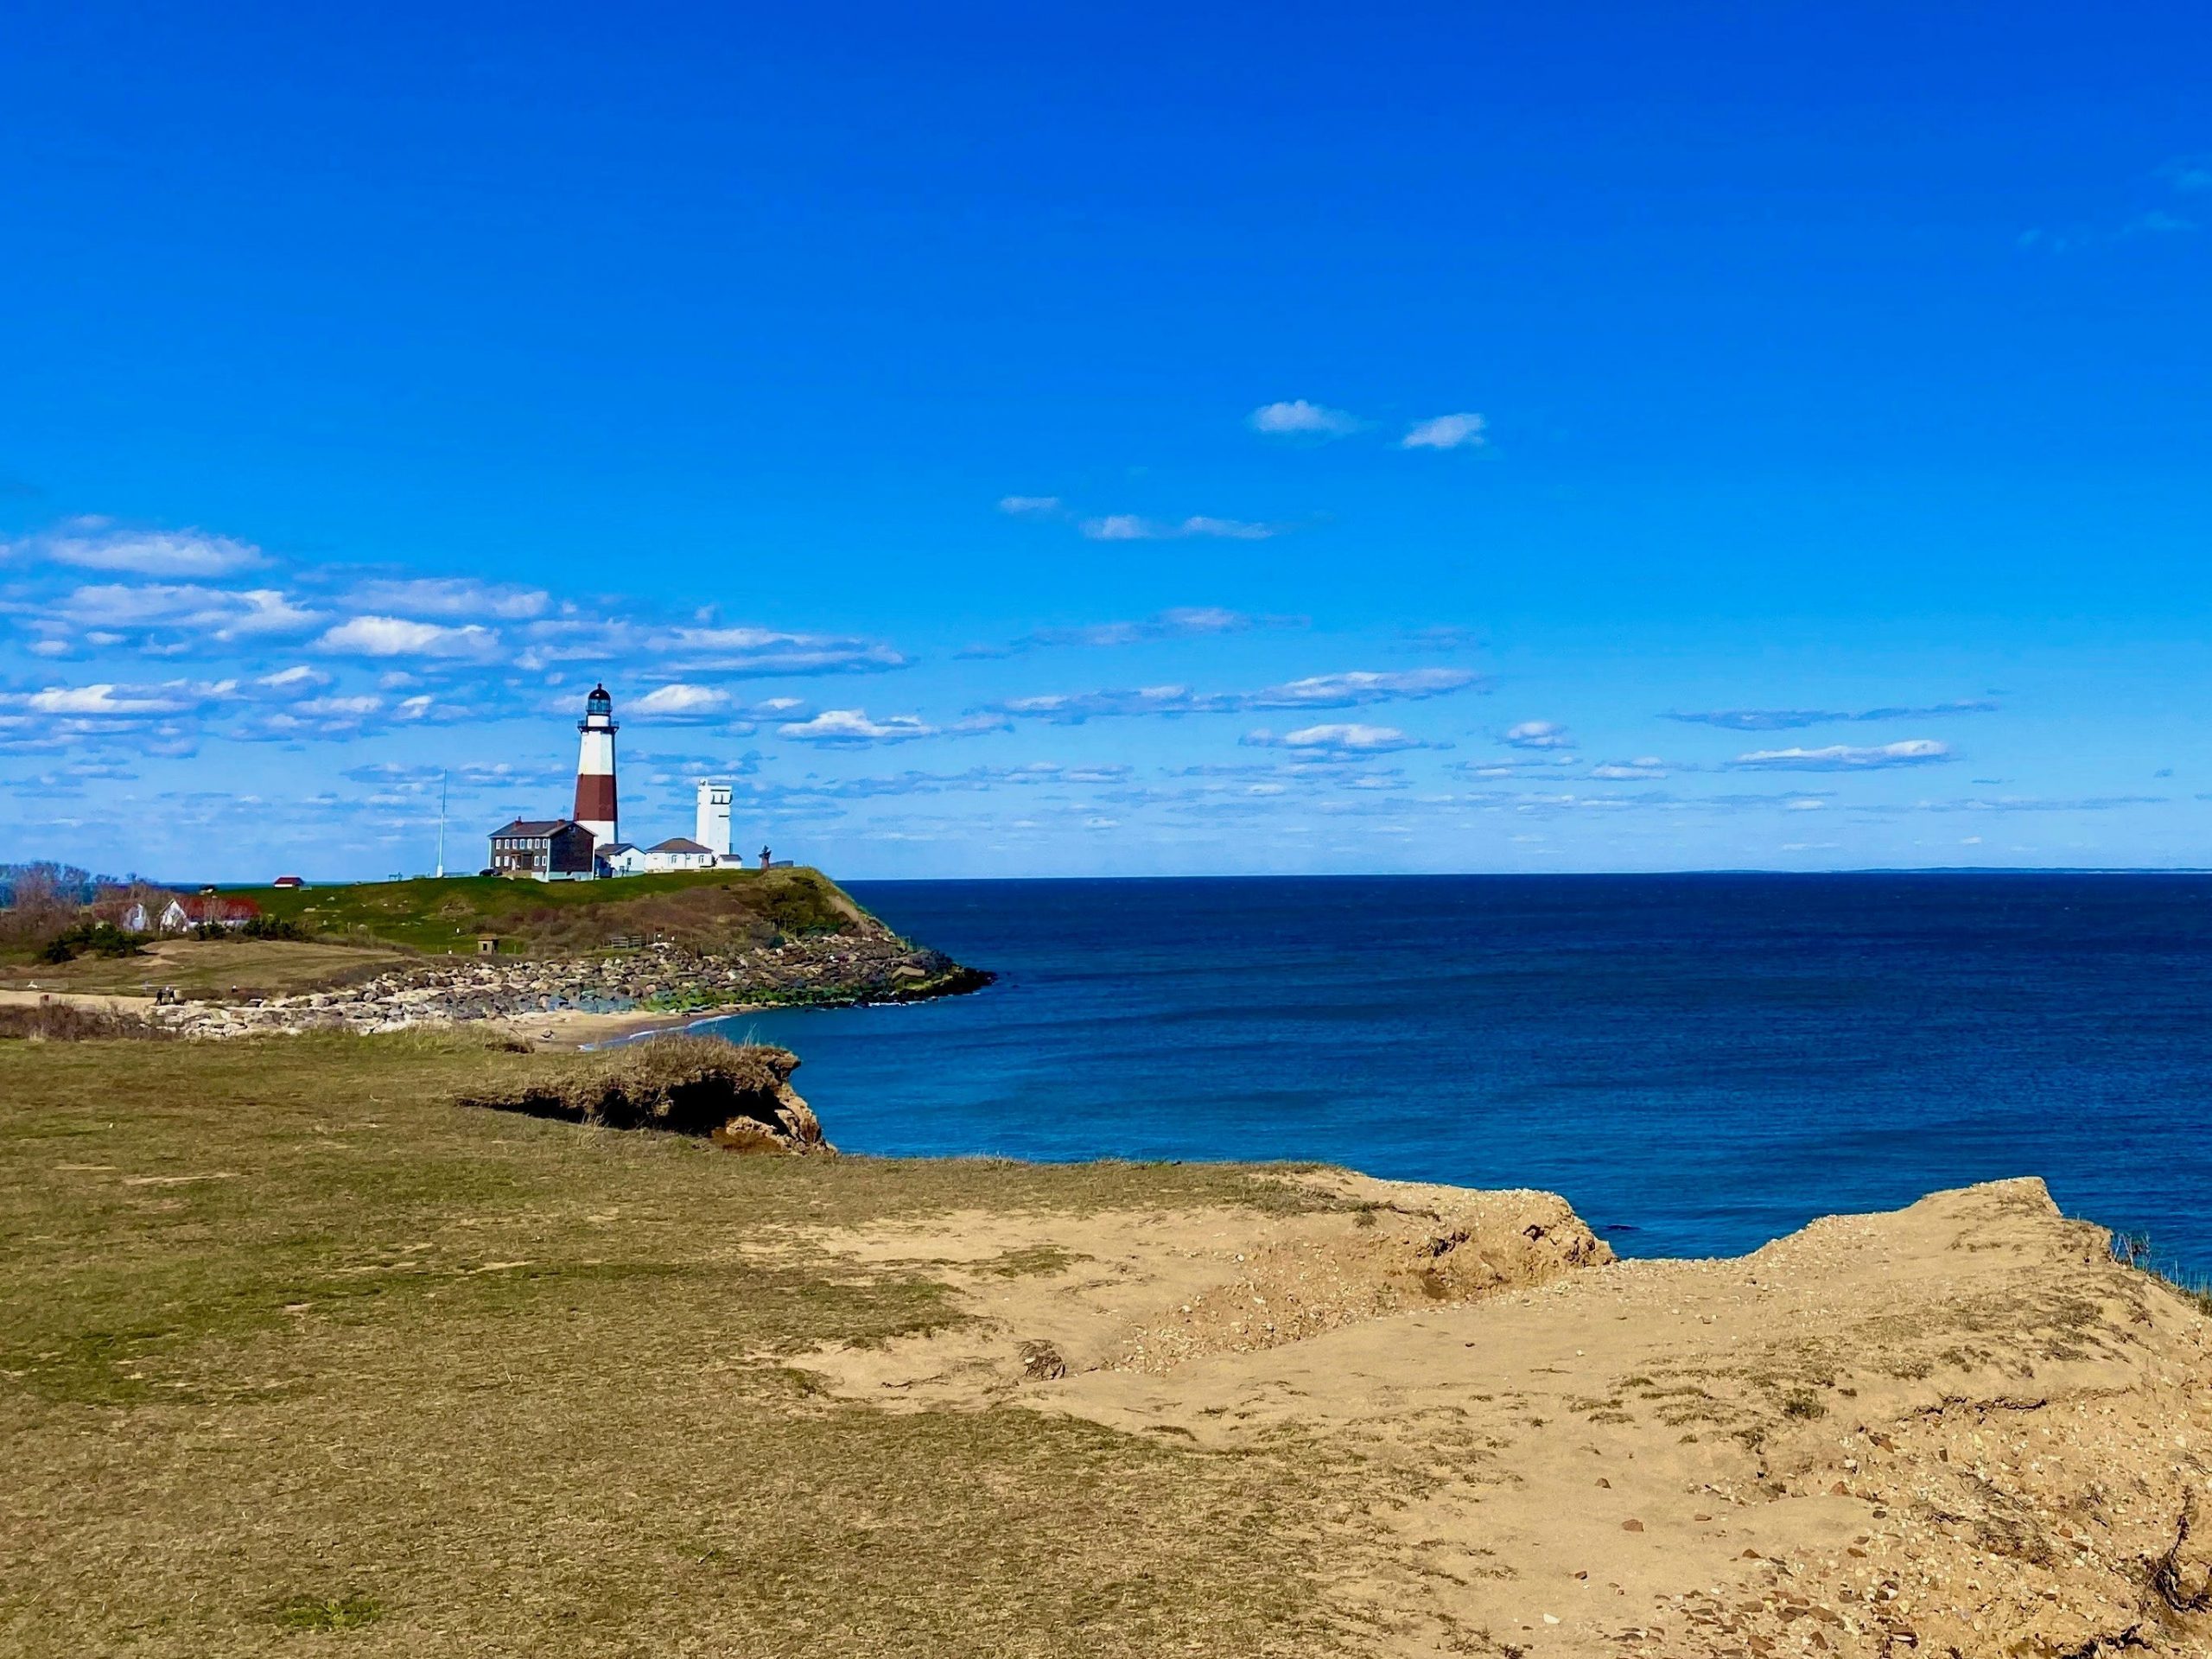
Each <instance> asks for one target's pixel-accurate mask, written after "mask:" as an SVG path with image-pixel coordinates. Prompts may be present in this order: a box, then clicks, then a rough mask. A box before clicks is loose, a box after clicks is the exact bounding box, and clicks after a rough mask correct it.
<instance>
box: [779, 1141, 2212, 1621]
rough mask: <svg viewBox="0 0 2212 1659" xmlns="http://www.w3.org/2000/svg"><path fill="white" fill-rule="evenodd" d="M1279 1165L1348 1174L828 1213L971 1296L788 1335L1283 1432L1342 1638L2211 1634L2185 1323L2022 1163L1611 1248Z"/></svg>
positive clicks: (1561, 1224)
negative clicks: (1664, 1252)
mask: <svg viewBox="0 0 2212 1659" xmlns="http://www.w3.org/2000/svg"><path fill="white" fill-rule="evenodd" d="M1304 1179H1307V1180H1309V1181H1320V1182H1325V1183H1328V1184H1331V1185H1332V1190H1333V1192H1335V1194H1336V1195H1337V1196H1338V1198H1340V1199H1341V1200H1342V1201H1343V1203H1344V1205H1346V1206H1347V1207H1345V1208H1344V1209H1341V1210H1338V1211H1333V1212H1330V1213H1325V1214H1319V1215H1312V1214H1308V1215H1293V1216H1269V1215H1266V1214H1262V1213H1260V1212H1258V1211H1225V1210H1211V1211H1183V1212H1116V1213H1111V1214H1108V1215H1104V1216H1091V1217H1081V1218H1077V1217H1053V1216H1046V1215H1038V1216H1013V1217H1007V1216H1003V1215H1000V1216H986V1215H982V1214H980V1213H978V1214H969V1215H960V1216H954V1217H946V1218H945V1219H944V1221H943V1222H942V1223H941V1224H931V1225H930V1226H928V1227H912V1226H909V1227H906V1228H904V1229H895V1230H894V1229H884V1230H877V1231H874V1232H870V1233H866V1234H850V1233H847V1234H839V1235H825V1236H823V1237H822V1238H821V1239H819V1240H818V1241H817V1243H818V1245H819V1246H820V1247H821V1248H823V1249H828V1250H831V1251H841V1252H845V1253H849V1254H851V1255H855V1256H858V1257H860V1258H862V1259H863V1260H866V1261H869V1262H892V1261H906V1262H912V1261H931V1262H938V1263H939V1264H941V1266H942V1268H943V1271H944V1273H945V1274H946V1276H947V1277H948V1279H949V1280H950V1282H952V1283H954V1284H955V1285H957V1287H959V1289H960V1291H961V1293H962V1294H963V1297H965V1298H966V1299H967V1300H968V1301H969V1306H970V1307H971V1309H972V1311H974V1312H976V1313H980V1314H982V1315H983V1316H984V1317H983V1319H982V1321H981V1322H976V1323H969V1324H967V1325H962V1326H959V1327H957V1328H956V1329H954V1330H952V1331H950V1332H941V1333H938V1334H937V1335H934V1336H931V1337H926V1338H912V1339H908V1340H905V1341H901V1342H896V1343H893V1344H890V1345H889V1346H888V1347H877V1348H872V1349H867V1350H857V1349H833V1350H829V1351H824V1352H823V1353H821V1354H819V1355H817V1356H815V1357H812V1358H811V1359H810V1360H809V1361H808V1362H806V1363H808V1365H809V1366H810V1367H811V1368H813V1369H815V1370H817V1371H818V1372H819V1373H820V1375H821V1376H823V1378H824V1379H825V1381H826V1382H827V1383H829V1385H830V1386H831V1387H833V1388H834V1389H836V1390H837V1391H838V1392H840V1393H842V1394H843V1395H846V1396H847V1397H849V1398H855V1399H864V1400H868V1401H872V1402H874V1403H876V1404H878V1405H880V1406H881V1407H883V1408H887V1409H912V1408H917V1407H934V1408H944V1407H955V1408H958V1407H969V1408H982V1407H986V1406H993V1405H1002V1404H1020V1405H1025V1406H1027V1407H1030V1408H1034V1409H1037V1410H1039V1411H1046V1412H1052V1413H1063V1414H1072V1415H1075V1416H1078V1417H1083V1418H1088V1419H1090V1420H1092V1421H1096V1422H1098V1423H1101V1424H1105V1425H1109V1426H1111V1427H1116V1428H1120V1429H1124V1430H1127V1431H1129V1432H1132V1433H1139V1434H1142V1435H1147V1436H1159V1435H1166V1436H1170V1437H1173V1438H1174V1439H1177V1440H1185V1441H1189V1442H1195V1443H1196V1444H1197V1445H1198V1446H1203V1447H1206V1448H1211V1449H1213V1450H1216V1451H1218V1452H1224V1453H1238V1454H1249V1455H1275V1456H1281V1455H1285V1454H1286V1448H1290V1449H1291V1453H1290V1454H1291V1455H1294V1456H1297V1457H1300V1458H1302V1459H1306V1461H1307V1463H1308V1464H1309V1465H1310V1466H1311V1467H1312V1468H1313V1469H1314V1470H1316V1471H1323V1472H1322V1473H1320V1474H1319V1475H1317V1477H1316V1478H1318V1479H1319V1480H1320V1482H1321V1490H1322V1491H1323V1492H1324V1493H1325V1501H1324V1502H1323V1503H1321V1504H1320V1505H1319V1507H1318V1508H1317V1510H1316V1511H1315V1513H1314V1515H1313V1524H1315V1525H1317V1526H1319V1527H1321V1528H1323V1529H1325V1532H1326V1534H1327V1535H1328V1549H1327V1554H1328V1558H1329V1559H1330V1560H1333V1561H1334V1562H1336V1563H1337V1568H1336V1577H1335V1579H1334V1580H1333V1582H1332V1598H1333V1600H1334V1602H1335V1604H1336V1605H1337V1607H1338V1611H1339V1614H1340V1617H1341V1619H1342V1623H1343V1629H1344V1641H1345V1644H1346V1648H1347V1650H1353V1651H1371V1652H1376V1653H1383V1654H1389V1655H1406V1656H1414V1655H1421V1656H1427V1655H1445V1654H1467V1653H1472V1654H1498V1655H1522V1656H1547V1659H1548V1656H1554V1655H1559V1656H1567V1655H1585V1654H1588V1655H1601V1654H1602V1655H1608V1656H1611V1655H1619V1654H1639V1653H1642V1654H1653V1655H1658V1654H1698V1655H1707V1654H1710V1655H1723V1654H1726V1655H1738V1654H1745V1653H1750V1654H1758V1655H1770V1654H1784V1653H1787V1654H1800V1653H1803V1654H1849V1655H1878V1656H1891V1655H1902V1654H1919V1653H1925V1654H1931V1655H1947V1654H1954V1653H1955V1654H1957V1655H1961V1656H1974V1655H1980V1654H2006V1655H2024V1656H2025V1655H2033V1656H2045V1659H2062V1656H2065V1659H2091V1656H2099V1655H2116V1654H2120V1653H2126V1652H2158V1653H2172V1654H2203V1653H2207V1652H2212V1458H2208V1456H2207V1446H2208V1436H2212V1393H2208V1390H2209V1389H2212V1348H2208V1334H2209V1333H2212V1325H2208V1321H2207V1319H2206V1317H2205V1315H2204V1313H2203V1312H2202V1310H2201V1309H2199V1308H2198V1307H2197V1306H2195V1305H2194V1304H2193V1303H2192V1302H2190V1300H2187V1299H2185V1298H2183V1297H2182V1296H2180V1295H2178V1294H2176V1293H2174V1292H2173V1291H2172V1290H2171V1288H2169V1287H2165V1286H2164V1285H2163V1284H2162V1283H2160V1282H2159V1281H2156V1280H2154V1279H2152V1278H2150V1277H2148V1276H2146V1275H2145V1274H2140V1273H2138V1272H2135V1271H2133V1269H2130V1268H2124V1267H2122V1266H2120V1265H2119V1264H2118V1263H2116V1262H2113V1260H2112V1257H2111V1254H2110V1251H2109V1249H2108V1248H2107V1238H2106V1236H2105V1235H2104V1234H2103V1233H2102V1232H2101V1230H2098V1229H2096V1228H2094V1227H2090V1226H2088V1225H2085V1224H2081V1223H2077V1222H2071V1221H2068V1220H2065V1219H2063V1217H2060V1216H2059V1214H2058V1213H2057V1211H2056V1207H2055V1206H2054V1205H2052V1203H2051V1201H2050V1196H2049V1194H2048V1193H2047V1192H2045V1191H2044V1187H2043V1185H2042V1184H2041V1183H2040V1182H2037V1181H2015V1182H2006V1183H2000V1184H1996V1185H1986V1186H1980V1187H1974V1188H1969V1189H1966V1190H1964V1191H1961V1192H1947V1193H1939V1194H1936V1195H1935V1196H1933V1197H1931V1198H1926V1199H1923V1200H1922V1201H1921V1202H1920V1203H1918V1204H1916V1205H1912V1206H1910V1208H1908V1209H1905V1210H1902V1211H1896V1212H1894V1213H1890V1214H1883V1215H1873V1216H1848V1217H1830V1218H1828V1219H1826V1220H1823V1221H1821V1222H1818V1223H1815V1224H1813V1225H1812V1226H1810V1227H1808V1228H1807V1229H1805V1230H1803V1231H1802V1232H1800V1233H1796V1234H1794V1235H1792V1236H1789V1237H1787V1238H1784V1239H1782V1240H1779V1241H1777V1242H1776V1243H1773V1244H1771V1245H1769V1246H1767V1247H1766V1248H1765V1249H1762V1250H1759V1251H1758V1252H1755V1253H1754V1254H1752V1255H1748V1256H1745V1257H1741V1258H1738V1259H1733V1260H1727V1261H1712V1262H1614V1261H1612V1260H1611V1252H1610V1251H1608V1250H1607V1249H1605V1246H1604V1244H1603V1243H1600V1242H1599V1241H1598V1240H1596V1239H1594V1238H1592V1236H1590V1234H1589V1232H1588V1230H1587V1229H1586V1228H1585V1227H1583V1225H1582V1224H1581V1223H1580V1221H1579V1220H1577V1219H1576V1218H1575V1217H1573V1213H1572V1212H1571V1211H1568V1209H1567V1206H1566V1205H1564V1204H1563V1203H1562V1202H1560V1200H1559V1199H1557V1198H1553V1197H1551V1196H1550V1195H1548V1194H1541V1193H1488V1194H1485V1193H1469V1192H1458V1191H1456V1190H1454V1189H1448V1188H1435V1187H1415V1186H1409V1185H1396V1184H1386V1183H1381V1182H1369V1181H1365V1180H1363V1179H1362V1178H1358V1177H1352V1176H1344V1175H1340V1174H1336V1173H1330V1174H1327V1175H1322V1176H1313V1177H1306V1178H1304ZM1006 1262H1026V1263H1027V1267H1026V1268H1025V1269H1024V1270H1023V1271H1021V1272H1020V1273H1018V1274H1010V1273H1009V1272H1008V1270H1007V1268H1005V1267H1004V1265H1003V1264H1004V1263H1006ZM994 1264H998V1265H994Z"/></svg>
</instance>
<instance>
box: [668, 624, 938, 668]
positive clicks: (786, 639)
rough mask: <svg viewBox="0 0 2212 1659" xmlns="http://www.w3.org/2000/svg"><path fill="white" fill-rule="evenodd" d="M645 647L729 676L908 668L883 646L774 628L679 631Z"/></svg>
mask: <svg viewBox="0 0 2212 1659" xmlns="http://www.w3.org/2000/svg"><path fill="white" fill-rule="evenodd" d="M645 645H646V649H648V650H651V651H655V652H660V653H662V654H664V655H666V656H667V657H669V658H671V659H672V660H673V662H674V664H675V665H676V666H677V667H679V668H690V669H695V670H713V671H719V672H721V673H727V674H834V673H842V672H857V671H866V670H871V669H889V668H904V667H905V666H906V658H905V657H903V656H901V655H900V654H899V652H896V651H893V649H892V648H891V647H890V646H889V645H884V644H882V643H881V642H880V641H878V640H874V639H847V638H842V637H840V636H838V635H835V634H823V633H782V632H777V631H776V630H774V629H772V628H753V627H736V628H676V629H672V630H671V631H669V632H666V633H660V634H654V635H652V636H651V637H650V638H649V639H647V640H646V641H645Z"/></svg>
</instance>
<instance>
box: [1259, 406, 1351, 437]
mask: <svg viewBox="0 0 2212 1659" xmlns="http://www.w3.org/2000/svg"><path fill="white" fill-rule="evenodd" d="M1245 419H1246V422H1247V423H1248V424H1249V425H1250V427H1251V429H1253V430H1254V431H1255V432H1265V433H1268V435H1271V436H1277V437H1311V438H1341V437H1343V436H1344V435H1345V434H1346V433H1350V432H1357V431H1358V430H1359V426H1360V423H1359V417H1358V416H1355V415H1351V414H1348V413H1346V412H1345V411H1344V410H1341V409H1326V408H1324V407H1323V406H1322V405H1321V404H1310V403H1308V402H1306V399H1305V398H1303V397H1294V398H1293V399H1291V400H1290V401H1289V402H1288V403H1282V404H1261V405H1260V407H1259V408H1257V409H1255V410H1253V411H1252V412H1251V414H1250V415H1249V416H1246V417H1245Z"/></svg>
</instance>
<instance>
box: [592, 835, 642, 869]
mask: <svg viewBox="0 0 2212 1659" xmlns="http://www.w3.org/2000/svg"><path fill="white" fill-rule="evenodd" d="M592 856H593V858H594V861H596V862H597V863H598V865H599V873H600V874H601V875H643V874H645V849H644V848H642V847H635V846H632V845H631V843H630V842H626V841H618V842H615V843H614V844H613V846H611V847H601V849H599V850H598V851H597V852H595V853H594V854H593V855H592Z"/></svg>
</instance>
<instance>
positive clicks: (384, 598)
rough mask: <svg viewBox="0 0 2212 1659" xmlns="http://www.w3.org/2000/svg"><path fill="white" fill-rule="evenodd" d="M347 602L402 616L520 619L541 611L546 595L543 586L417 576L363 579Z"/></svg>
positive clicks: (548, 596)
mask: <svg viewBox="0 0 2212 1659" xmlns="http://www.w3.org/2000/svg"><path fill="white" fill-rule="evenodd" d="M346 602H347V603H348V604H351V605H353V606H355V607H359V609H361V610H364V611H370V612H397V613H399V614H400V615H402V616H466V617H496V618H499V619H500V620H505V621H522V620H527V619H529V618H531V617H535V616H542V615H543V614H544V613H545V609H546V607H547V606H548V604H550V595H548V594H546V593H545V591H544V590H543V588H519V587H516V586H513V585H512V584H510V583H505V582H477V581H474V580H472V579H469V578H466V577H454V576H417V577H412V578H410V579H407V580H404V581H399V580H392V581H377V582H363V583H361V584H360V585H359V587H357V588H354V589H353V592H352V593H351V594H348V595H347V596H346Z"/></svg>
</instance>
